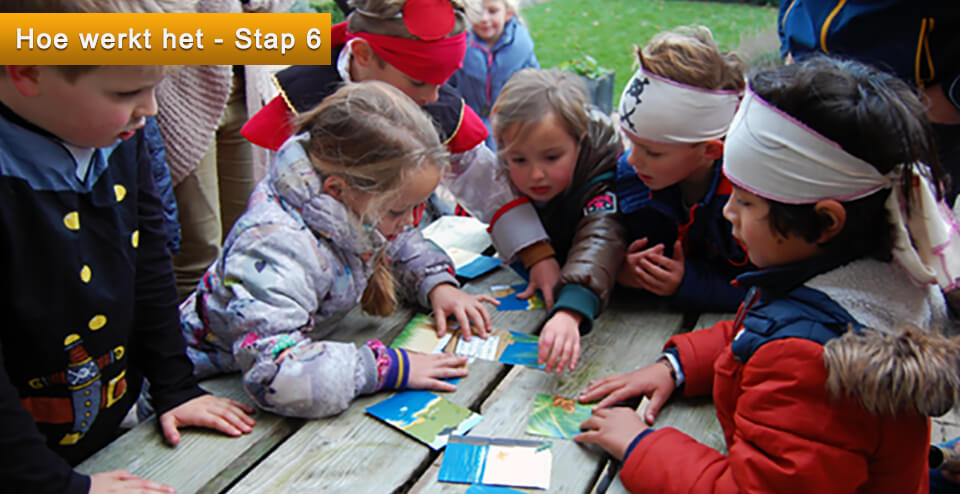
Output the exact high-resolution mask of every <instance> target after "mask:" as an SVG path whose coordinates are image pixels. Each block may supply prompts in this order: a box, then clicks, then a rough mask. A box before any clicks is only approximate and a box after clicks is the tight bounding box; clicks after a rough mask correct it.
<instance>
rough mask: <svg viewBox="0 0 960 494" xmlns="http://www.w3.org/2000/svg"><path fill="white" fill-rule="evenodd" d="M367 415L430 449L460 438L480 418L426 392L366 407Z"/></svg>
mask: <svg viewBox="0 0 960 494" xmlns="http://www.w3.org/2000/svg"><path fill="white" fill-rule="evenodd" d="M367 413H369V414H370V415H373V416H374V417H377V418H378V419H380V420H382V421H384V422H386V423H388V424H390V425H392V426H394V427H396V428H397V429H400V430H401V431H403V432H405V433H407V434H409V435H411V436H413V437H414V438H415V439H417V440H418V441H420V442H422V443H424V444H426V445H427V446H429V447H430V448H431V449H440V448H443V447H444V446H445V445H446V444H447V440H448V439H449V438H450V436H451V434H456V435H463V434H466V433H467V432H468V431H469V430H470V429H472V428H473V427H474V426H475V425H477V423H479V422H480V420H481V419H483V417H482V416H481V415H479V414H477V413H474V412H472V411H470V410H469V409H466V408H463V407H461V406H460V405H457V404H455V403H453V402H451V401H449V400H447V399H446V398H443V397H441V396H438V395H435V394H433V393H430V392H427V391H404V392H401V393H397V394H395V395H393V396H391V397H390V398H387V399H386V400H383V401H381V402H380V403H377V404H376V405H372V406H369V407H367Z"/></svg>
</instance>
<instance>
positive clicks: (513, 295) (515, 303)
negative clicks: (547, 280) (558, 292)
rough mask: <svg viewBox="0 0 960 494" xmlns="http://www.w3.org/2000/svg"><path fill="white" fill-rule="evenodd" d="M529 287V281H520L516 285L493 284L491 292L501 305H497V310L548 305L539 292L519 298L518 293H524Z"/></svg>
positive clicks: (526, 308) (538, 307)
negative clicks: (523, 298) (522, 298)
mask: <svg viewBox="0 0 960 494" xmlns="http://www.w3.org/2000/svg"><path fill="white" fill-rule="evenodd" d="M526 289H527V283H519V284H516V285H493V286H491V287H490V292H491V293H492V294H493V297H494V298H495V299H497V300H499V301H500V305H498V306H497V310H535V309H543V308H545V307H546V305H545V304H544V303H543V298H541V297H540V294H539V293H535V294H534V295H533V296H532V297H530V298H528V299H526V300H521V299H518V298H517V294H518V293H523V291H524V290H526Z"/></svg>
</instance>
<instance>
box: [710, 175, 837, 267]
mask: <svg viewBox="0 0 960 494" xmlns="http://www.w3.org/2000/svg"><path fill="white" fill-rule="evenodd" d="M723 217H724V218H726V219H727V220H729V221H730V223H732V224H733V236H734V237H735V238H736V239H737V240H739V241H740V243H742V244H743V246H744V247H746V249H747V252H748V253H749V254H750V262H752V263H753V264H754V265H755V266H757V267H759V268H769V267H773V266H780V265H784V264H790V263H793V262H797V261H802V260H804V259H809V258H811V257H813V256H815V255H817V254H818V252H819V247H818V246H817V244H816V243H812V242H808V241H806V240H805V239H804V238H803V237H800V236H798V235H796V234H794V233H789V234H787V235H786V236H783V235H781V234H780V233H778V232H776V231H775V230H774V229H773V225H771V223H770V203H769V202H767V200H766V199H764V198H762V197H760V196H758V195H756V194H753V193H751V192H747V191H746V190H744V189H741V188H739V187H734V188H733V193H732V194H730V198H729V199H727V204H726V205H725V206H724V207H723Z"/></svg>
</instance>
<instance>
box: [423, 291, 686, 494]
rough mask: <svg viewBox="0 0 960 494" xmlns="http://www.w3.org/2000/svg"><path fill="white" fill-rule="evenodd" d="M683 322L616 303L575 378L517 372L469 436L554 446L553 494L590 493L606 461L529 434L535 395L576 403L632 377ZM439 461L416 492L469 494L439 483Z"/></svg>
mask: <svg viewBox="0 0 960 494" xmlns="http://www.w3.org/2000/svg"><path fill="white" fill-rule="evenodd" d="M682 320H683V316H682V315H681V314H679V313H676V312H673V313H671V312H665V311H663V310H660V309H658V308H656V307H655V306H654V305H653V303H652V301H651V300H650V299H640V300H637V299H636V298H632V297H616V298H615V299H614V300H613V302H612V304H611V307H610V308H609V309H608V310H607V311H606V312H605V313H603V314H601V316H600V317H598V318H597V320H596V322H595V324H594V328H593V331H591V332H590V333H589V334H588V335H586V336H585V337H584V338H583V339H582V341H581V348H582V355H581V359H580V363H579V365H578V366H577V369H576V370H575V371H574V372H572V373H569V372H568V373H563V374H547V373H546V372H543V371H540V370H535V369H528V368H524V367H514V368H513V369H511V370H510V372H509V373H508V374H507V376H506V377H505V378H504V379H503V380H502V381H501V382H500V384H498V385H497V387H496V388H495V389H494V390H493V392H492V393H491V394H490V397H489V398H487V399H486V400H485V401H484V403H483V405H482V410H481V413H483V414H484V420H483V422H481V423H480V424H479V425H477V427H476V428H474V430H473V431H471V433H470V434H471V435H477V436H492V437H512V438H526V439H548V440H550V441H552V442H553V446H552V452H553V465H552V469H551V478H550V490H549V492H551V493H554V492H557V493H567V492H576V493H581V492H586V491H588V490H589V489H590V488H591V486H592V485H593V484H594V483H595V482H596V479H597V476H598V475H599V474H600V472H601V470H602V468H603V467H604V465H605V464H606V455H605V454H604V453H603V452H602V451H600V450H599V449H597V448H593V447H584V446H580V445H578V444H576V443H574V442H573V441H567V440H563V439H554V438H542V437H539V436H530V435H527V434H525V433H524V431H525V429H526V426H527V419H528V418H529V415H530V411H531V407H532V406H533V402H534V398H535V397H536V395H537V393H547V394H555V395H562V396H567V397H575V396H576V395H577V394H578V393H579V392H580V391H581V390H582V389H583V388H585V387H586V386H587V384H588V383H589V382H590V381H591V380H593V379H596V378H599V377H604V376H607V375H609V374H615V373H622V372H629V371H632V370H634V369H635V368H636V367H637V366H638V364H640V363H643V362H647V361H652V360H653V359H654V358H655V357H656V355H658V354H659V353H660V346H661V345H662V344H663V342H664V341H666V339H667V338H668V337H669V336H670V335H672V334H675V333H676V332H677V331H680V329H681V328H682ZM441 460H442V458H441V459H438V460H437V461H436V462H434V464H432V465H430V467H429V468H428V469H427V470H426V472H425V473H424V475H423V476H421V478H420V479H419V480H418V482H417V483H415V484H414V486H413V488H412V489H411V491H412V492H417V493H434V492H463V491H465V490H466V488H467V487H468V486H466V485H456V484H447V483H441V482H438V481H437V469H438V465H439V463H440V461H441ZM529 492H542V491H535V490H530V491H529Z"/></svg>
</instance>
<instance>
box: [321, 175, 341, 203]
mask: <svg viewBox="0 0 960 494" xmlns="http://www.w3.org/2000/svg"><path fill="white" fill-rule="evenodd" d="M346 188H347V182H346V181H344V180H343V177H337V176H330V177H327V178H325V179H323V192H325V193H326V194H327V195H328V196H330V197H333V198H334V199H336V200H338V201H342V200H343V191H344V190H346Z"/></svg>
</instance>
